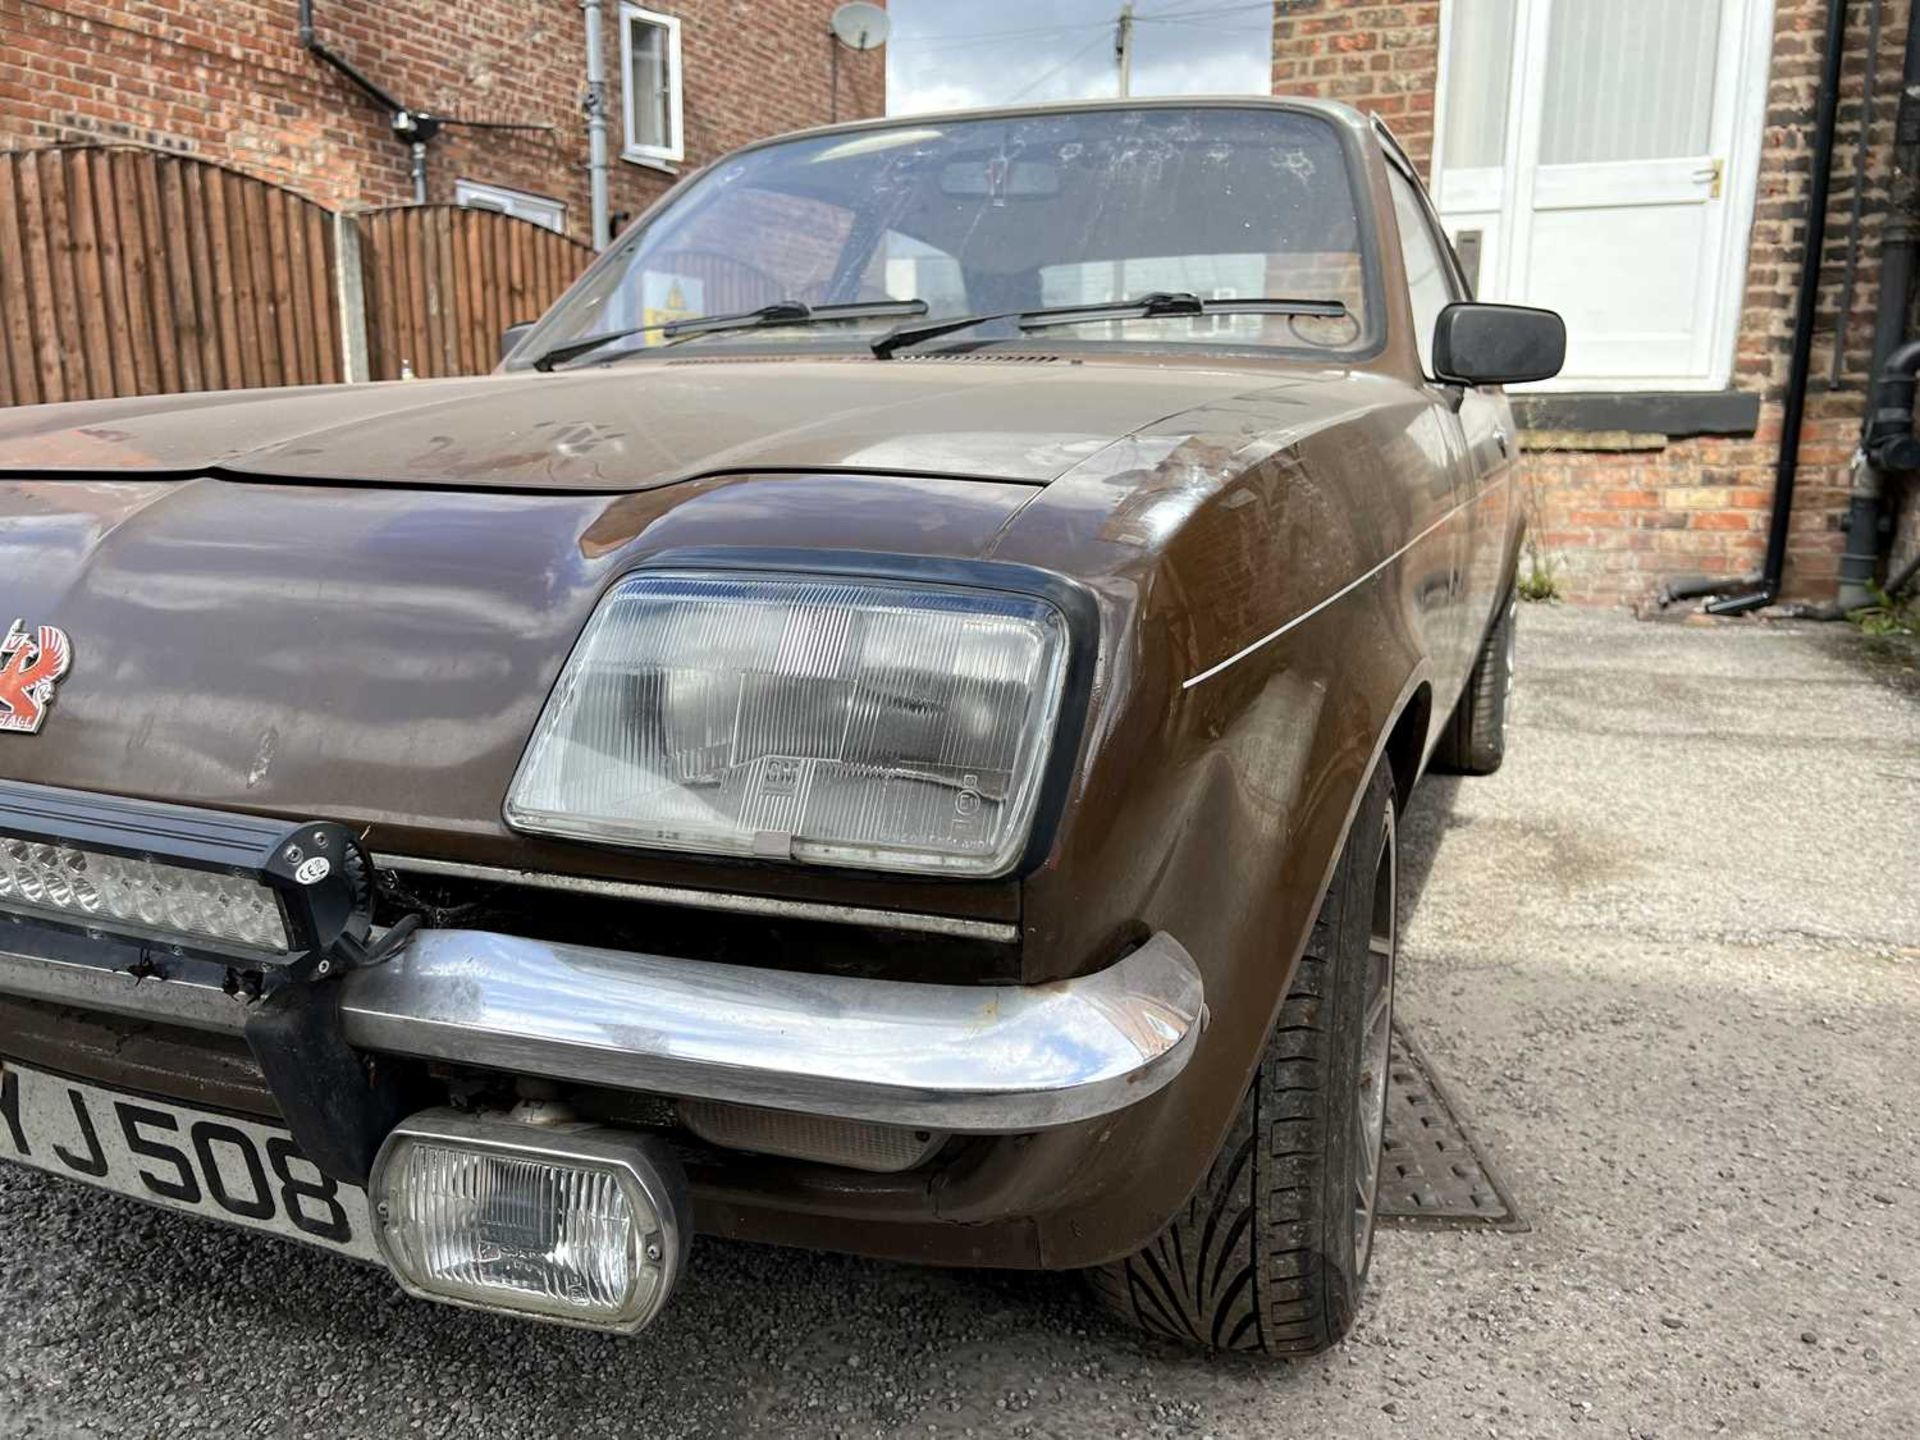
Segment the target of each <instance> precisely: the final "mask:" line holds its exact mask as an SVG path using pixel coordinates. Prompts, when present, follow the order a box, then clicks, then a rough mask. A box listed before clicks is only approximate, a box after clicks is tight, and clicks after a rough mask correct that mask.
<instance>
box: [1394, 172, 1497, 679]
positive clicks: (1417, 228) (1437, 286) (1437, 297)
mask: <svg viewBox="0 0 1920 1440" xmlns="http://www.w3.org/2000/svg"><path fill="white" fill-rule="evenodd" d="M1383 153H1385V155H1386V157H1387V183H1388V185H1389V187H1390V188H1391V190H1392V192H1393V209H1394V220H1395V228H1396V229H1397V230H1398V231H1399V236H1400V258H1401V262H1402V264H1403V265H1404V267H1405V271H1406V277H1407V298H1408V300H1409V301H1410V302H1411V305H1412V309H1413V325H1414V334H1415V339H1416V341H1417V343H1418V347H1419V351H1420V370H1421V373H1422V376H1423V384H1422V388H1423V390H1424V392H1425V394H1426V396H1427V401H1428V407H1427V414H1426V415H1425V417H1423V423H1424V424H1425V425H1426V427H1427V428H1428V429H1429V430H1430V431H1431V432H1432V433H1433V435H1434V436H1435V437H1437V443H1436V444H1435V445H1434V446H1433V447H1431V448H1432V449H1433V450H1434V451H1435V452H1437V454H1439V455H1444V457H1445V464H1444V467H1443V470H1442V471H1441V472H1440V473H1436V474H1435V475H1434V477H1433V481H1432V483H1433V484H1435V485H1438V486H1444V487H1445V489H1446V508H1445V511H1444V520H1443V522H1442V523H1441V525H1440V527H1439V529H1438V530H1437V531H1436V532H1435V533H1434V535H1432V536H1430V537H1429V538H1428V540H1427V541H1426V543H1425V545H1424V546H1423V547H1422V548H1423V550H1425V551H1426V552H1427V553H1429V554H1431V555H1433V556H1434V558H1435V560H1436V561H1437V562H1438V563H1437V564H1436V565H1434V566H1432V567H1429V569H1427V570H1425V571H1423V572H1422V574H1421V576H1420V579H1419V581H1418V583H1419V584H1420V585H1421V587H1422V592H1423V593H1422V594H1421V595H1420V596H1419V602H1420V605H1421V609H1422V612H1423V614H1424V616H1425V618H1426V623H1427V627H1428V643H1429V645H1430V647H1431V649H1432V656H1431V659H1432V665H1433V685H1434V713H1435V714H1436V715H1444V714H1446V713H1447V712H1448V710H1450V709H1451V708H1452V706H1453V702H1454V698H1455V697H1456V696H1457V695H1458V694H1459V693H1460V689H1461V687H1462V686H1463V685H1465V683H1466V679H1467V672H1468V671H1469V670H1470V669H1472V667H1473V660H1474V652H1475V650H1476V648H1477V645H1478V640H1479V635H1478V632H1477V631H1476V632H1473V633H1469V623H1470V622H1469V581H1468V574H1467V570H1468V566H1469V564H1470V562H1471V559H1472V554H1473V533H1472V530H1473V510H1474V504H1473V502H1474V495H1475V492H1476V490H1477V488H1478V485H1479V469H1478V466H1477V464H1476V462H1475V460H1474V458H1473V456H1472V454H1471V450H1470V446H1469V440H1468V434H1467V430H1466V426H1465V425H1464V424H1463V422H1462V417H1461V410H1462V407H1463V404H1464V400H1463V396H1462V391H1461V388H1460V387H1459V386H1457V385H1448V384H1445V383H1443V382H1442V381H1440V380H1439V379H1438V378H1436V377H1435V375H1434V373H1433V331H1434V324H1435V322H1436V321H1437V320H1438V319H1439V318H1440V312H1441V311H1442V310H1444V309H1445V308H1446V307H1447V306H1449V305H1451V304H1453V303H1454V302H1455V301H1457V300H1460V299H1462V298H1464V297H1463V294H1462V291H1461V287H1460V282H1459V278H1458V276H1457V275H1456V273H1455V271H1454V267H1453V262H1452V257H1451V255H1450V254H1449V253H1448V252H1447V251H1446V250H1445V249H1444V247H1443V246H1442V245H1441V244H1440V243H1439V242H1438V241H1437V240H1436V238H1435V231H1434V230H1433V228H1432V226H1431V225H1430V224H1429V222H1428V218H1427V209H1426V206H1425V203H1424V202H1423V200H1422V198H1421V195H1420V190H1419V186H1418V184H1417V183H1416V182H1415V181H1414V179H1413V178H1412V175H1411V173H1410V172H1409V171H1407V170H1405V169H1404V168H1402V163H1401V161H1400V159H1399V157H1398V156H1397V155H1395V154H1394V153H1393V152H1392V150H1390V149H1385V148H1384V147H1383ZM1477 423H1478V421H1476V424H1477ZM1486 438H1487V439H1489V440H1490V439H1491V438H1492V437H1491V434H1489V435H1488V436H1487V437H1486ZM1436 541H1437V542H1438V548H1435V542H1436Z"/></svg>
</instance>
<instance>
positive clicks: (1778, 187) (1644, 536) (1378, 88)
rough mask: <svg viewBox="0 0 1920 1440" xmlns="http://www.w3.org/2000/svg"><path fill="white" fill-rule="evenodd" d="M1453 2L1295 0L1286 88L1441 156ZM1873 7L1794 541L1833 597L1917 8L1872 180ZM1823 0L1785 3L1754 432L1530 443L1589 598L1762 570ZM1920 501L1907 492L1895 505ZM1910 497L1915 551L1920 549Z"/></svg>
mask: <svg viewBox="0 0 1920 1440" xmlns="http://www.w3.org/2000/svg"><path fill="white" fill-rule="evenodd" d="M1439 8H1440V7H1439V6H1438V5H1437V4H1435V3H1432V0H1424V3H1400V4H1381V3H1378V0H1279V3H1278V5H1277V7H1276V14H1275V20H1274V89H1275V91H1276V93H1290V92H1292V93H1306V94H1317V95H1323V96H1327V97H1329V98H1333V99H1338V100H1344V101H1347V102H1349V103H1351V104H1354V105H1357V106H1360V107H1361V108H1363V109H1370V110H1374V111H1376V112H1378V113H1379V114H1380V115H1381V116H1383V117H1384V118H1385V119H1386V120H1387V122H1388V124H1390V125H1391V126H1392V127H1393V130H1394V131H1395V133H1396V134H1397V135H1398V136H1399V137H1400V139H1401V141H1402V143H1403V144H1405V145H1406V147H1407V148H1408V150H1409V151H1410V152H1411V153H1412V155H1413V156H1414V158H1415V160H1416V161H1417V162H1418V163H1419V164H1420V165H1421V166H1422V167H1425V166H1427V164H1428V163H1429V159H1430V155H1431V150H1432V140H1433V92H1434V85H1435V82H1436V79H1437V63H1438V49H1439V23H1440V16H1439ZM1867 9H1868V7H1867V6H1866V5H1865V4H1860V3H1856V4H1853V5H1852V6H1851V7H1850V10H1851V12H1852V13H1851V16H1850V21H1851V28H1850V29H1849V32H1848V37H1847V66H1846V88H1845V90H1844V91H1843V94H1842V99H1841V107H1840V133H1839V139H1838V144H1837V147H1836V152H1835V157H1834V166H1833V171H1832V190H1831V199H1830V204H1829V211H1828V230H1827V247H1826V252H1825V262H1824V265H1823V272H1822V289H1821V303H1820V309H1819V322H1818V328H1817V330H1816V333H1815V336H1814V365H1813V374H1814V381H1813V386H1812V389H1811V391H1810V393H1809V396H1808V404H1807V412H1806V423H1805V429H1804V434H1803V438H1802V442H1801V447H1800V454H1799V462H1800V469H1799V475H1798V480H1797V484H1796V489H1795V496H1794V509H1793V524H1792V530H1791V538H1790V545H1789V550H1788V566H1787V587H1788V594H1789V596H1791V597H1794V598H1806V599H1818V600H1826V599H1831V598H1832V595H1833V591H1834V577H1835V575H1836V573H1837V567H1838V562H1839V556H1840V551H1841V548H1842V543H1843V540H1844V538H1845V537H1844V536H1843V535H1842V533H1841V530H1840V521H1841V519H1842V517H1843V516H1844V515H1845V512H1846V504H1847V501H1846V495H1847V486H1848V476H1847V462H1848V460H1849V457H1850V456H1851V454H1852V452H1853V449H1854V445H1855V443H1856V442H1857V440H1858V437H1859V429H1860V416H1861V411H1862V407H1863V403H1864V389H1865V379H1866V369H1867V361H1868V347H1869V343H1870V338H1871V335H1872V329H1873V308H1874V304H1875V301H1876V298H1877V296H1878V293H1879V290H1878V282H1879V257H1878V241H1879V235H1880V229H1881V226H1882V223H1883V222H1884V219H1885V214H1886V199H1887V190H1886V186H1887V178H1888V172H1889V170H1890V168H1891V163H1892V144H1893V115H1894V105H1895V103H1896V101H1897V98H1898V89H1899V78H1900V59H1901V47H1902V44H1903V41H1904V37H1905V33H1906V23H1907V15H1908V10H1909V5H1908V3H1907V0H1886V4H1885V7H1884V13H1883V19H1882V33H1881V39H1880V45H1879V49H1878V53H1877V55H1875V56H1874V57H1872V59H1873V63H1874V65H1875V67H1876V70H1877V76H1878V81H1877V86H1876V100H1875V109H1874V116H1873V130H1872V134H1871V136H1870V144H1869V148H1868V157H1867V166H1866V171H1865V174H1864V176H1861V175H1856V173H1855V170H1856V156H1857V153H1858V152H1857V148H1856V147H1857V144H1858V140H1859V135H1860V126H1861V119H1862V111H1863V105H1862V96H1863V93H1864V90H1865V75H1866V70H1867V65H1868V62H1869V57H1868V55H1867V31H1866V27H1867V14H1866V12H1867ZM1825 13H1826V4H1825V0H1778V3H1777V7H1776V10H1775V23H1774V36H1773V59H1772V65H1771V70H1770V72H1769V86H1768V94H1767V106H1766V122H1765V126H1766V128H1765V133H1764V137H1763V150H1762V155H1761V162H1760V175H1759V187H1758V194H1757V203H1756V206H1755V211H1754V217H1753V233H1752V242H1751V248H1750V250H1749V255H1748V264H1747V276H1746V288H1745V299H1744V303H1743V308H1742V315H1741V323H1740V332H1739V337H1738V340H1737V343H1736V348H1735V358H1734V378H1733V384H1734V386H1735V387H1736V388H1738V389H1741V390H1744V391H1749V392H1755V393H1758V394H1759V395H1760V396H1761V397H1762V403H1761V408H1760V420H1759V425H1758V428H1757V430H1756V432H1755V433H1754V434H1753V435H1751V436H1741V437H1732V438H1694V439H1676V440H1668V439H1667V438H1666V437H1665V436H1661V435H1631V434H1612V435H1605V436H1597V435H1565V434H1556V435H1535V436H1531V437H1529V440H1528V443H1529V445H1530V447H1533V448H1531V453H1530V454H1529V458H1528V487H1529V492H1530V497H1531V504H1532V508H1533V527H1534V528H1533V535H1534V540H1535V543H1536V545H1537V546H1538V549H1539V551H1540V553H1541V555H1542V558H1543V561H1544V562H1545V563H1549V564H1551V565H1552V566H1553V567H1554V569H1555V572H1556V574H1557V575H1558V576H1559V578H1560V581H1561V584H1562V586H1563V589H1564V590H1565V591H1566V592H1567V593H1568V594H1569V595H1570V597H1571V598H1574V599H1578V600H1587V601H1596V602H1618V601H1634V600H1639V599H1642V598H1644V597H1646V596H1647V595H1649V594H1650V593H1651V592H1652V591H1653V590H1654V589H1655V588H1656V587H1657V586H1658V584H1659V582H1660V581H1661V580H1662V579H1663V578H1665V577H1668V576H1674V575H1681V574H1706V575H1712V576H1737V575H1742V574H1746V573H1748V572H1751V571H1754V570H1757V568H1758V566H1759V563H1760V558H1761V555H1762V553H1763V551H1764V550H1765V546H1766V529H1767V523H1768V516H1769V512H1770V509H1771V504H1772V485H1773V468H1774V461H1775V457H1776V455H1777V451H1778V444H1779V435H1780V414H1781V406H1780V400H1781V396H1782V394H1783V392H1784V389H1785V385H1786V378H1787V363H1788V348H1789V345H1790V343H1791V338H1792V327H1793V297H1794V292H1795V288H1796V286H1797V283H1798V279H1799V270H1800V257H1801V254H1802V250H1803V247H1804V241H1805V236H1806V218H1807V217H1806V208H1807V193H1808V188H1809V183H1810V179H1811V159H1810V150H1811V145H1812V134H1813V109H1814V94H1815V90H1816V88H1817V86H1818V83H1819V74H1820V66H1821V53H1820V52H1821V46H1822V41H1823V33H1822V32H1823V27H1824V24H1825ZM1856 185H1858V186H1860V187H1861V192H1862V193H1861V198H1862V201H1863V207H1862V216H1863V218H1862V227H1861V229H1862V245H1861V251H1860V265H1859V274H1858V279H1857V282H1856V287H1855V291H1854V303H1853V314H1852V316H1851V318H1850V323H1849V325H1848V329H1847V342H1846V356H1845V363H1844V365H1843V367H1842V384H1841V387H1840V388H1839V389H1837V390H1829V388H1828V385H1827V376H1828V373H1829V368H1828V367H1829V364H1830V362H1831V359H1832V355H1833V348H1834V344H1835V336H1836V332H1837V325H1836V321H1837V319H1838V316H1837V311H1838V309H1839V306H1840V303H1841V292H1842V281H1843V272H1844V269H1845V262H1846V245H1847V235H1848V225H1849V220H1850V217H1851V211H1852V206H1853V201H1854V192H1855V188H1856ZM1897 498H1905V497H1897ZM1913 509H1914V506H1913V505H1912V504H1911V503H1908V504H1906V505H1905V507H1904V513H1903V516H1902V518H1901V520H1900V528H1901V533H1902V535H1903V536H1905V537H1907V538H1906V539H1905V540H1904V541H1903V544H1906V545H1912V544H1914V543H1920V538H1917V537H1916V536H1915V531H1916V530H1920V522H1916V521H1915V519H1914V518H1913V517H1912V513H1911V512H1912V511H1913Z"/></svg>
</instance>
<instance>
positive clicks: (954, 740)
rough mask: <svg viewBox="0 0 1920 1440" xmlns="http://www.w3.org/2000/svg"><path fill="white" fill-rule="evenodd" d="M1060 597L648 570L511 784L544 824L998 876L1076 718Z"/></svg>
mask: <svg viewBox="0 0 1920 1440" xmlns="http://www.w3.org/2000/svg"><path fill="white" fill-rule="evenodd" d="M1071 648H1072V647H1071V646H1070V644H1069V637H1068V624H1067V620H1066V617H1065V615H1064V614H1063V613H1062V611H1061V610H1060V609H1059V608H1058V607H1057V606H1056V605H1055V604H1054V603H1052V600H1051V599H1050V598H1049V597H1046V596H1043V595H1041V594H1037V593H1036V594H1018V593H1010V592H1008V591H1004V590H995V589H988V588H980V589H970V588H967V587H965V586H963V585H958V584H921V583H918V582H909V581H905V580H876V579H869V578H866V577H863V576H856V575H848V576H844V577H843V576H834V575H818V576H813V575H795V574H781V573H756V572H748V571H741V572H736V573H726V572H698V571H670V570H643V571H641V572H638V573H637V574H635V575H632V576H630V577H628V578H627V579H626V580H623V581H621V582H620V583H619V584H618V585H616V586H615V587H614V588H613V590H612V591H611V592H610V593H609V594H608V596H607V598H606V600H605V601H604V602H602V604H601V606H600V608H599V610H598V611H597V612H595V614H594V617H593V619H592V620H591V621H590V622H589V623H588V626H587V629H586V633H585V634H584V635H583V636H582V638H581V641H580V644H579V646H578V647H577V648H576V649H575V651H574V654H573V657H572V659H571V660H570V661H569V663H568V665H567V669H566V671H565V673H564V674H563V675H562V677H561V680H560V683H559V685H558V686H557V687H556V689H555V691H554V695H553V698H552V700H551V701H550V702H549V704H548V707H547V710H546V713H545V714H544V715H543V716H542V718H541V721H540V724H539V727H538V728H537V730H536V731H535V734H534V737H533V740H532V742H531V743H530V744H529V746H528V748H527V753H526V756H525V758H524V759H523V760H522V762H521V766H520V770H519V773H518V774H517V775H516V776H515V778H514V783H513V786H512V788H511V790H510V792H509V796H508V801H507V807H506V815H507V821H508V823H509V824H511V825H513V826H514V827H515V828H517V829H520V830H526V831H537V832H543V833H547V834H554V835H565V836H571V837H574V838H578V839H585V840H597V841H601V842H604V843H611V844H626V845H637V846H645V847H649V848H654V849H665V850H680V851H692V852H702V853H707V854H724V855H738V856H749V857H753V858H756V859H768V860H791V861H803V862H810V863H815V864H825V865H847V866H857V867H860V868H864V869H874V870H906V871H917V872H921V873H930V874H947V875H969V876H994V875H1003V874H1006V873H1007V872H1008V871H1010V870H1012V869H1013V868H1014V867H1015V865H1016V864H1017V863H1018V862H1019V861H1020V859H1021V856H1022V854H1023V852H1024V850H1025V848H1026V844H1027V839H1028V833H1029V831H1030V830H1031V828H1032V826H1033V822H1034V816H1035V812H1036V808H1037V805H1038V801H1039V795H1040V790H1041V786H1042V782H1043V779H1044V778H1045V773H1046V767H1047V760H1048V757H1049V755H1050V754H1051V753H1052V747H1053V744H1054V740H1055V732H1056V730H1057V729H1058V727H1059V724H1060V717H1061V712H1062V699H1063V692H1064V691H1065V688H1066V676H1067V671H1068V666H1069V660H1070V650H1071Z"/></svg>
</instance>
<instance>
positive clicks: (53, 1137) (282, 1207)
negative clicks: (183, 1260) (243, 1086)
mask: <svg viewBox="0 0 1920 1440" xmlns="http://www.w3.org/2000/svg"><path fill="white" fill-rule="evenodd" d="M0 1158H4V1159H8V1160H17V1161H19V1162H21V1163H22V1164H26V1165H32V1166H34V1167H36V1168H37V1169H41V1170H47V1171H51V1172H52V1173H53V1174H55V1175H65V1176H68V1177H69V1178H71V1179H75V1180H84V1181H86V1182H87V1183H88V1184H90V1185H98V1186H99V1187H100V1188H101V1189H103V1190H112V1191H115V1192H116V1193H118V1194H121V1195H132V1196H135V1197H137V1198H138V1199H141V1200H148V1201H152V1202H153V1203H154V1204H156V1205H164V1206H166V1207H167V1208H168V1209H172V1210H187V1211H191V1212H192V1213H193V1214H195V1215H205V1216H207V1217H209V1218H211V1219H214V1220H225V1221H226V1222H228V1223H229V1224H233V1225H244V1226H247V1227H248V1228H249V1229H253V1230H268V1231H271V1232H272V1233H273V1234H275V1235H282V1236H285V1237H286V1238H288V1239H290V1240H304V1241H306V1242H307V1243H309V1244H312V1245H321V1246H325V1247H326V1248H327V1249H329V1250H339V1251H342V1252H344V1253H345V1254H348V1255H353V1256H357V1257H358V1258H360V1259H362V1260H378V1259H379V1255H378V1253H377V1252H376V1250H375V1247H374V1243H373V1230H372V1227H371V1225H370V1224H369V1222H368V1214H367V1192H366V1191H364V1190H362V1189H361V1188H360V1187H359V1186H357V1185H341V1184H339V1183H337V1182H335V1181H333V1180H329V1179H328V1178H327V1177H326V1176H324V1175H322V1174H321V1173H320V1172H319V1170H318V1169H316V1168H315V1167H314V1164H313V1162H312V1161H311V1160H309V1159H307V1158H306V1156H304V1155H302V1154H301V1153H300V1151H299V1149H298V1147H296V1146H295V1145H294V1143H293V1140H292V1138H291V1137H290V1136H289V1135H288V1134H287V1132H286V1131H285V1130H284V1129H282V1128H281V1127H279V1126H277V1125H263V1124H261V1123H260V1122H258V1121H255V1120H241V1119H237V1118H235V1117H233V1116H231V1115H217V1114H214V1113H212V1112H209V1111H205V1110H195V1109H192V1108H190V1107H188V1106H185V1105H175V1104H173V1103H171V1102H169V1101H165V1100H149V1099H146V1098H144V1097H140V1096H133V1095H122V1094H119V1093H117V1092H115V1091H112V1090H102V1089H101V1088H100V1087H99V1086H97V1085H87V1084H83V1083H81V1082H80V1081H78V1080H62V1079H60V1078H59V1077H58V1076H55V1075H48V1074H44V1073H43V1072H41V1071H38V1070H30V1069H27V1068H26V1067H24V1066H19V1065H11V1064H9V1065H6V1066H5V1067H0Z"/></svg>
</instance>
